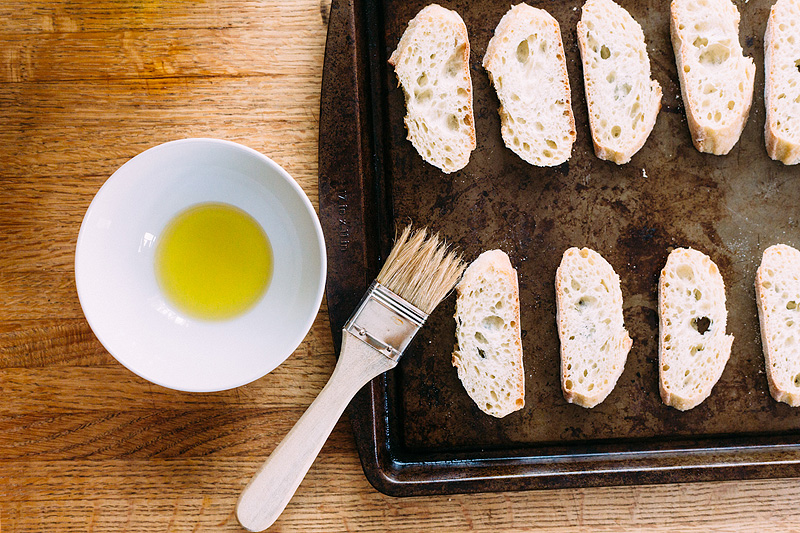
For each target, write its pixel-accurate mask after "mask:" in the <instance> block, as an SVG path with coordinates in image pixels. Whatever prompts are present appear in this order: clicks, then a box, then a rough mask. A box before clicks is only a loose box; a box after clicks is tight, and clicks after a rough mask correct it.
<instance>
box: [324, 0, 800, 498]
mask: <svg viewBox="0 0 800 533" xmlns="http://www.w3.org/2000/svg"><path fill="white" fill-rule="evenodd" d="M529 3H530V4H531V5H533V6H534V7H542V8H545V9H547V10H548V11H549V12H550V13H551V14H552V15H553V16H554V17H555V18H556V19H557V20H558V21H559V24H560V25H561V33H562V38H563V41H564V48H565V53H566V59H567V67H568V70H569V76H570V84H571V90H572V106H573V111H574V113H575V121H576V130H577V140H576V142H575V145H574V147H573V152H572V157H571V159H570V160H569V161H568V162H567V163H565V164H563V165H561V166H559V167H555V168H549V169H547V168H537V167H534V166H531V165H528V164H527V163H525V162H524V161H522V160H521V159H520V158H519V157H518V156H516V155H515V154H514V153H512V152H511V151H510V150H508V149H506V148H505V147H504V145H503V142H502V139H501V136H500V121H499V117H498V114H497V108H498V106H499V102H498V100H497V97H496V95H495V93H494V91H493V89H492V87H491V86H490V83H489V80H488V77H487V75H486V72H485V71H484V70H483V68H482V67H481V65H480V63H481V60H482V57H483V54H484V52H485V49H486V45H487V43H488V41H489V39H490V38H491V36H492V35H493V32H494V28H495V26H496V24H497V22H498V21H499V20H500V18H501V17H502V15H503V14H504V13H505V12H506V10H507V9H508V8H509V4H508V3H507V2H469V1H455V2H441V4H442V5H443V6H444V7H448V8H450V9H455V10H456V11H458V12H459V13H460V14H461V16H462V17H463V18H464V21H465V23H466V25H467V28H468V30H469V36H470V43H471V47H472V53H471V58H470V63H471V74H472V82H473V89H474V109H475V122H476V130H477V140H478V147H477V149H476V150H475V152H473V154H472V157H471V159H470V163H469V165H467V167H466V168H465V169H463V170H462V171H459V172H456V173H454V174H450V175H446V174H444V173H442V172H441V171H440V170H438V169H436V168H434V167H432V166H430V165H428V164H426V163H424V162H423V161H422V159H421V158H420V157H419V156H418V155H417V153H416V151H415V150H414V148H413V147H412V146H411V143H410V142H409V141H407V140H406V131H405V128H404V125H403V116H404V114H405V107H404V97H403V93H402V89H401V88H399V87H398V86H397V80H396V77H395V75H394V72H393V71H392V69H391V68H390V67H388V66H387V65H386V63H385V60H386V58H387V57H388V56H389V55H390V54H391V52H392V51H393V50H394V48H395V47H396V44H397V42H398V41H399V39H400V36H401V34H402V32H403V31H404V30H405V28H406V25H407V22H408V21H409V20H410V19H411V18H412V17H413V16H414V15H415V14H416V13H417V12H418V11H419V10H420V9H421V8H422V7H424V6H425V5H427V3H426V2H417V1H410V2H399V1H387V2H382V3H372V2H370V3H364V4H361V3H344V2H343V3H339V4H336V3H335V4H334V10H333V11H332V19H331V24H332V27H331V32H333V31H334V28H333V24H334V23H335V17H336V16H339V17H340V19H341V20H345V22H344V23H343V27H350V29H351V30H352V32H353V34H352V35H353V39H351V40H350V41H351V44H353V45H354V47H353V50H354V55H352V56H348V57H350V58H351V59H352V61H351V63H352V65H353V75H354V76H355V77H356V78H357V80H356V81H355V82H354V85H353V87H354V88H355V89H356V93H357V95H358V96H357V98H356V104H357V105H354V109H355V108H358V113H357V114H358V120H357V122H358V124H359V128H358V131H357V133H352V132H351V135H357V136H358V138H359V139H360V141H361V144H360V150H361V151H360V152H359V157H360V162H361V166H360V167H359V172H360V173H361V174H362V176H361V178H360V179H361V180H362V181H361V182H360V188H361V193H362V194H363V198H362V199H363V203H362V206H363V207H364V209H363V210H362V212H363V213H365V215H364V219H363V223H364V224H365V225H370V224H372V226H373V229H372V230H366V229H365V230H364V231H363V233H361V236H363V239H364V240H365V241H369V243H368V244H365V245H364V246H363V253H364V256H365V257H369V258H373V259H365V260H364V261H362V266H361V270H362V271H364V273H365V274H366V276H365V277H367V278H369V279H371V276H370V275H372V276H374V272H371V269H373V268H374V263H377V262H378V261H379V259H380V255H381V252H385V251H386V249H387V246H388V245H389V239H390V237H391V231H392V228H393V225H395V224H396V225H398V226H402V225H405V224H406V223H407V222H413V223H415V224H420V225H423V224H424V225H429V226H430V227H431V228H432V229H434V230H436V231H439V232H441V233H442V234H443V235H444V236H446V237H447V238H448V239H449V240H450V241H452V242H453V243H455V244H456V245H457V246H458V247H459V248H460V249H461V250H463V252H464V255H465V256H466V258H468V259H474V258H475V257H477V255H479V254H480V253H481V252H482V251H483V250H486V249H491V248H501V249H503V250H504V251H505V252H507V253H508V254H509V256H510V258H511V262H512V264H513V265H514V266H515V267H516V268H517V269H518V272H519V282H520V299H521V310H520V311H521V325H522V336H523V350H524V365H525V377H526V385H525V399H526V406H525V408H524V409H523V410H521V411H519V412H516V413H513V414H511V415H509V416H507V417H505V418H503V419H495V418H493V417H490V416H488V415H485V414H483V413H482V412H481V411H480V410H479V409H478V408H477V406H475V405H474V403H473V402H472V400H471V399H470V398H469V397H468V396H467V394H466V392H465V391H464V389H463V387H462V385H461V383H460V382H459V380H458V377H457V375H456V371H455V369H454V368H453V367H452V365H451V362H450V354H451V353H452V349H453V344H454V330H455V324H454V321H453V318H452V316H453V311H454V299H453V298H450V299H448V300H446V301H444V302H443V304H442V305H440V307H439V308H438V309H437V310H436V311H435V312H434V314H433V315H432V316H431V317H430V319H429V322H428V324H427V325H426V327H425V328H423V330H422V331H421V332H420V334H419V335H418V336H417V338H416V339H415V340H414V342H413V343H412V345H411V347H410V348H409V350H407V352H406V354H405V356H404V357H403V359H402V360H401V363H400V365H399V367H398V368H397V369H396V370H395V371H393V372H391V373H389V375H387V376H385V377H384V378H382V379H380V380H378V381H376V382H374V383H373V384H372V386H371V387H370V390H369V391H367V392H365V393H363V394H362V395H361V396H360V399H358V400H357V401H356V405H354V407H353V411H352V413H351V414H352V417H353V419H354V427H355V428H356V438H357V440H358V441H359V449H360V450H361V452H362V462H364V466H365V471H366V472H367V475H368V477H370V480H371V481H372V482H373V484H375V485H376V486H378V487H379V488H381V490H384V491H385V492H389V493H395V494H419V493H426V492H447V491H461V490H504V489H514V488H536V487H542V486H569V485H578V484H607V483H638V482H659V481H675V480H684V479H727V478H736V477H757V476H773V475H797V474H798V473H800V470H799V469H798V468H797V467H796V464H797V461H798V460H800V453H798V451H797V450H796V449H795V446H794V443H795V442H796V441H798V436H800V431H798V430H800V410H798V409H792V408H790V407H788V406H787V405H785V404H779V403H777V402H775V401H774V400H772V398H771V397H770V395H769V392H768V389H767V381H766V376H765V374H764V362H763V356H762V353H761V344H760V339H759V330H758V317H757V311H756V305H755V300H754V298H755V295H754V288H753V281H754V277H755V271H756V269H757V267H758V263H759V261H760V258H761V253H762V251H763V250H764V249H765V248H766V247H767V246H769V245H771V244H776V243H779V242H783V243H786V244H789V245H792V246H798V245H800V228H798V218H797V213H796V206H797V205H798V202H800V182H798V180H797V179H796V178H797V177H798V172H800V170H799V169H798V168H797V167H786V166H784V165H782V164H781V163H777V162H773V161H771V160H770V159H769V158H768V156H767V154H766V151H765V148H764V137H763V127H764V115H765V111H764V101H763V87H764V70H763V34H764V30H765V28H766V22H767V17H768V14H769V7H770V5H771V4H770V3H769V2H767V1H761V0H750V1H749V2H739V3H737V6H738V7H739V10H740V13H741V18H742V21H741V26H740V35H741V39H740V41H741V43H742V46H743V48H744V52H745V54H746V55H749V56H751V57H753V59H754V61H755V63H756V66H757V74H756V83H755V96H754V101H753V106H752V109H751V112H750V118H749V120H748V122H747V125H746V127H745V130H744V133H743V135H742V138H741V140H740V142H739V143H738V144H737V145H736V146H735V147H734V149H733V150H732V151H731V153H730V154H729V155H727V156H713V155H707V154H701V153H699V152H697V151H696V150H695V148H694V147H693V146H692V143H691V140H690V137H689V131H688V127H687V125H686V119H685V115H684V109H683V105H682V101H681V98H680V87H679V84H678V78H677V74H676V68H675V61H674V56H673V52H672V47H671V44H670V37H669V9H668V3H665V2H663V1H655V0H653V1H642V0H637V1H624V0H623V1H621V2H620V4H621V5H622V6H623V7H625V8H626V9H628V11H629V12H630V13H631V14H632V15H633V17H634V18H635V19H636V20H637V21H638V22H639V23H640V24H641V25H642V27H643V30H644V33H645V37H646V40H647V48H648V52H649V54H650V62H651V69H652V75H653V77H654V78H655V79H656V80H658V82H659V83H660V84H661V86H662V89H663V92H664V96H663V99H662V110H661V112H660V114H659V116H658V120H657V122H656V125H655V128H654V130H653V132H652V134H651V135H650V137H649V139H648V141H647V143H646V144H645V145H644V147H643V148H642V150H640V152H639V153H638V154H636V155H635V156H634V157H633V159H632V161H631V162H630V163H628V164H626V165H623V166H617V165H616V164H614V163H609V162H606V161H601V160H599V159H598V158H596V157H595V155H594V151H593V148H592V145H591V138H590V133H589V126H588V118H587V113H586V102H585V98H584V94H583V83H582V78H581V76H582V72H581V64H580V56H579V52H578V48H577V36H576V33H575V27H576V23H577V22H578V20H579V18H580V6H581V3H578V2H574V1H569V2H552V1H538V2H529ZM348 10H351V11H348ZM337 13H338V15H337ZM348 17H349V18H348ZM346 20H349V21H350V22H349V23H347V22H346ZM330 35H331V34H330V33H329V43H328V52H327V54H328V56H331V55H334V54H336V53H337V50H336V49H335V48H332V47H335V46H339V45H337V44H336V41H334V42H331V41H330ZM340 40H341V41H342V42H345V47H346V46H347V45H346V41H347V39H340ZM328 61H329V59H328V58H327V57H326V79H328V80H330V76H331V74H330V73H329V68H328ZM359 61H361V62H362V63H359ZM339 67H340V69H341V68H342V67H341V65H339ZM328 87H330V84H329V85H328ZM325 102H326V88H325V85H324V86H323V108H322V109H323V113H322V117H321V118H322V125H321V138H320V164H321V167H320V168H321V178H320V185H321V189H320V190H321V207H322V209H323V215H325V213H327V212H336V213H338V212H337V211H336V210H335V209H334V207H335V206H331V205H330V204H331V202H330V199H329V198H327V199H326V198H325V197H324V196H325V195H324V194H323V193H324V192H326V191H327V192H329V190H328V189H324V188H323V182H327V181H330V179H331V176H332V174H334V173H335V171H333V170H332V169H328V167H327V166H326V163H325V161H326V157H329V156H330V151H331V149H332V148H331V149H329V148H328V147H329V146H331V147H332V146H334V144H335V146H336V150H339V151H341V150H343V148H342V146H341V143H333V140H332V139H327V140H326V139H323V137H322V135H323V133H325V132H326V130H325V124H326V122H325V121H326V117H327V119H330V118H331V117H330V116H329V115H330V113H329V112H327V111H326V104H325ZM333 189H335V187H332V188H331V189H330V190H333ZM339 204H341V202H339ZM326 205H327V206H328V207H326ZM339 211H341V209H340V210H339ZM323 223H324V226H325V227H326V235H328V236H330V235H331V234H332V233H334V234H335V232H336V231H337V230H341V217H339V219H338V220H333V221H328V222H326V221H325V217H324V216H323ZM336 238H338V234H336ZM570 246H578V247H583V246H588V247H590V248H593V249H595V250H596V251H598V252H599V253H600V254H602V255H603V256H604V257H605V258H606V259H607V260H608V261H609V262H610V263H611V265H612V266H613V267H614V268H615V270H616V271H617V273H618V274H619V275H620V278H621V285H622V292H623V296H624V317H625V325H626V327H627V329H628V330H629V332H630V334H631V337H632V338H633V340H634V343H633V347H632V349H631V352H630V354H629V356H628V360H627V363H626V365H625V370H624V372H623V374H622V376H621V377H620V379H619V382H618V384H617V387H616V388H615V389H614V391H613V392H612V393H611V394H610V395H609V397H608V398H607V399H606V400H605V401H604V402H603V403H601V404H600V405H598V406H597V407H595V408H594V409H584V408H582V407H578V406H575V405H571V404H568V403H567V402H566V401H565V400H564V399H563V396H562V393H561V389H560V382H559V352H558V348H559V343H558V335H557V330H556V323H555V289H554V277H555V271H556V268H557V266H558V263H559V261H560V259H561V254H562V253H563V251H564V250H565V249H567V248H568V247H570ZM686 246H691V247H693V248H696V249H698V250H701V251H703V252H705V253H707V254H708V255H709V256H710V257H711V258H712V259H713V260H714V261H715V262H716V263H717V265H718V266H719V267H720V270H721V272H722V275H723V278H724V280H725V285H726V294H727V298H728V310H729V317H728V332H729V333H732V334H733V335H734V336H735V341H734V344H733V351H732V354H731V358H730V361H729V362H728V365H727V366H726V368H725V371H724V373H723V375H722V377H721V379H720V381H719V382H718V383H717V385H716V386H715V387H714V390H713V392H712V394H711V396H710V397H709V398H708V399H707V400H706V401H705V402H703V403H702V404H701V405H700V406H698V407H697V408H695V409H693V410H691V411H688V412H679V411H677V410H675V409H672V408H668V407H666V406H664V405H663V404H662V402H661V399H660V396H659V393H658V368H657V344H658V331H657V314H656V301H657V296H656V290H657V281H658V275H659V272H660V269H661V268H662V267H663V265H664V263H665V262H666V258H667V255H668V253H669V251H670V250H671V249H672V248H675V247H686ZM330 254H331V248H330V245H329V255H330ZM333 255H338V256H346V255H347V252H346V251H344V252H343V251H341V250H338V251H337V250H334V251H333ZM370 261H373V263H370ZM336 278H337V274H336V273H333V274H332V279H331V280H330V281H329V286H328V293H329V303H331V294H334V295H335V294H337V293H338V294H341V293H342V292H343V288H342V285H341V283H340V281H337V279H336ZM347 291H350V292H354V291H355V289H354V287H353V286H352V280H351V282H350V286H348V287H347V288H346V289H344V292H347ZM351 298H354V297H353V296H351ZM356 300H357V298H356ZM341 301H342V298H340V297H338V296H334V301H333V302H332V303H331V313H332V327H333V328H334V331H336V329H337V327H340V326H341V324H339V322H340V321H341V320H342V318H341V316H342V315H349V311H350V310H351V309H348V310H345V308H344V307H343V306H341V304H340V302H341ZM337 305H339V306H340V307H338V308H336V309H334V307H336V306H337ZM345 318H346V317H345ZM710 450H713V451H714V452H713V456H712V455H709V453H707V452H710ZM657 451H658V452H659V453H661V455H658V454H656V453H655V452H657ZM665 451H671V452H672V451H675V452H676V453H677V454H676V455H670V459H669V460H666V459H663V458H665V457H667V455H665V454H664V452H665ZM671 452H670V453H671ZM773 452H774V453H778V452H779V454H780V459H779V461H780V462H781V463H782V464H783V465H784V466H783V467H780V468H779V467H777V465H776V463H775V461H776V460H778V459H776V457H777V456H776V455H774V453H773ZM696 453H700V454H701V455H702V458H700V459H698V457H700V456H697V455H696ZM764 453H766V454H768V455H763V454H764ZM615 454H616V455H615ZM619 454H638V455H636V456H635V457H633V456H631V457H629V458H628V459H624V458H623V456H621V455H619ZM642 454H644V455H642ZM648 454H650V455H648ZM693 454H695V455H693ZM759 454H761V455H759ZM769 454H772V455H769ZM556 457H558V458H559V459H558V462H559V464H561V465H566V467H564V468H563V469H561V470H559V469H556V471H553V470H552V466H553V458H556ZM590 457H594V459H593V460H596V461H605V460H610V461H611V462H610V463H608V464H607V466H606V467H604V468H607V469H606V470H603V472H605V474H608V475H605V474H601V475H599V476H594V474H592V476H593V477H592V476H588V475H583V476H582V475H581V474H580V473H581V472H582V471H584V472H585V471H586V470H587V468H588V469H591V468H589V467H587V466H586V465H587V464H588V463H586V461H591V460H592V459H591V458H590ZM658 457H661V458H662V459H661V460H659V459H658ZM636 458H641V459H642V461H643V462H642V463H641V465H640V466H636V465H637V464H638V463H636V460H638V459H636ZM499 459H503V460H506V461H507V463H504V464H505V465H506V466H507V467H508V469H503V468H498V469H496V472H497V474H496V476H494V478H495V479H494V481H491V478H493V476H492V471H493V470H492V468H491V464H490V463H487V462H486V461H494V464H495V465H497V464H498V463H497V461H498V460H499ZM659 461H660V462H659ZM599 464H600V463H599V462H598V463H597V464H594V466H592V468H594V467H598V465H599ZM604 464H605V463H604ZM543 465H547V466H546V467H545V466H543ZM578 465H583V466H580V467H579V466H578ZM742 465H746V467H742ZM590 466H591V465H590ZM472 467H476V468H478V467H479V468H478V470H480V472H481V476H484V477H486V476H488V477H489V478H490V482H486V480H483V481H479V480H477V479H475V477H476V476H477V475H478V474H477V472H478V470H474V469H473V470H470V468H472ZM726 467H730V468H726ZM545 470H546V474H547V475H546V476H542V475H541V474H543V472H545ZM624 472H627V473H624ZM437 476H438V477H437ZM545 478H546V481H545V480H544V479H545ZM401 481H402V482H401Z"/></svg>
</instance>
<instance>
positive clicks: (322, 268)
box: [73, 137, 328, 392]
mask: <svg viewBox="0 0 800 533" xmlns="http://www.w3.org/2000/svg"><path fill="white" fill-rule="evenodd" d="M184 144H201V145H202V144H207V145H215V146H221V147H224V148H225V149H230V150H234V151H240V152H244V153H245V154H248V155H250V156H254V157H255V158H256V159H258V160H260V161H261V162H262V163H264V164H266V165H267V166H268V167H270V169H271V170H273V171H275V173H276V174H277V175H278V176H280V177H281V178H282V179H283V180H284V181H285V182H286V183H288V185H289V186H290V188H291V189H292V191H293V192H294V193H295V195H296V196H297V197H298V198H299V199H300V203H301V204H302V206H303V208H304V209H305V213H304V214H305V215H307V216H308V218H309V219H310V221H311V226H312V227H313V230H314V234H315V236H316V239H315V245H316V252H317V254H318V255H319V259H320V265H319V271H318V272H317V275H316V279H317V280H318V284H317V287H316V291H315V294H314V299H313V306H311V307H310V308H309V309H310V311H309V312H308V316H307V317H306V319H305V322H304V323H303V324H302V328H299V329H298V333H297V335H296V337H295V338H292V339H291V342H290V343H289V345H290V346H292V349H291V350H287V353H286V354H285V355H282V356H281V357H279V358H278V360H279V362H278V363H277V364H276V365H275V366H274V367H273V368H272V369H271V370H269V371H268V372H266V373H264V374H262V375H259V376H254V377H249V378H245V379H244V380H243V381H241V382H237V383H234V384H225V385H224V386H222V387H176V386H175V385H171V384H169V383H168V382H166V381H164V380H161V379H158V378H153V377H149V376H147V375H144V373H143V372H141V371H140V370H135V369H133V368H131V367H130V366H128V365H127V364H126V363H125V362H123V361H122V360H120V358H119V357H117V355H115V354H114V352H112V351H111V349H109V347H108V344H109V343H108V339H107V337H106V335H105V333H104V332H103V333H100V332H98V330H97V329H96V326H97V322H96V320H95V319H93V318H92V317H91V316H90V314H89V313H87V311H86V309H87V308H86V305H87V304H86V296H85V294H86V292H85V290H83V291H82V289H81V288H82V287H84V282H83V281H81V280H82V277H81V276H80V275H79V273H78V271H79V266H78V265H79V257H80V250H81V244H82V243H83V242H85V240H86V238H87V237H86V232H85V231H84V228H85V226H86V224H87V220H88V218H89V215H90V213H91V212H92V210H93V208H95V206H96V205H97V204H96V202H98V197H100V196H101V193H102V191H103V189H105V188H106V186H107V185H108V184H109V183H111V182H112V181H114V182H116V181H119V180H121V179H123V178H122V177H121V174H122V170H123V169H124V168H125V167H127V166H129V165H132V164H133V161H134V159H137V158H140V157H145V154H147V153H149V152H152V151H155V150H164V149H170V148H171V147H175V146H178V145H184ZM306 244H307V245H309V246H310V245H311V243H306ZM327 273H328V258H327V253H326V244H325V235H324V233H323V231H322V225H321V223H320V220H319V215H318V214H317V212H316V211H315V210H314V206H313V204H312V203H311V200H310V199H309V197H308V195H307V194H306V192H305V191H304V190H303V188H302V187H300V184H299V183H297V181H296V180H295V179H294V178H293V177H292V176H291V175H290V174H289V173H288V172H287V171H286V170H285V169H284V168H283V167H282V166H280V165H279V164H277V163H276V162H275V161H273V160H272V159H271V158H269V157H268V156H266V155H264V154H262V153H261V152H259V151H258V150H255V149H253V148H250V147H249V146H245V145H243V144H240V143H238V142H234V141H229V140H226V139H217V138H212V137H188V138H184V139H176V140H172V141H167V142H163V143H159V144H157V145H154V146H151V147H150V148H147V149H146V150H143V151H141V152H139V153H137V154H136V155H134V156H133V157H131V158H130V159H128V160H127V161H125V163H123V164H122V165H121V166H120V167H119V168H117V169H116V170H115V171H114V172H113V173H112V174H111V175H110V176H109V177H108V178H107V179H106V180H105V181H104V182H103V184H102V185H101V186H100V188H99V189H98V190H97V192H96V193H95V195H94V196H93V197H92V201H91V203H90V204H89V207H88V208H87V209H86V212H85V213H84V216H83V219H82V221H81V225H80V229H79V230H78V237H77V239H76V243H75V258H74V261H73V274H74V279H75V288H76V291H77V293H78V301H79V302H80V305H81V311H82V312H83V315H84V317H85V318H86V321H87V322H88V324H89V327H90V328H91V330H92V333H93V334H94V336H95V337H96V338H97V340H98V341H99V342H100V344H102V345H103V348H105V350H106V351H107V352H108V353H109V354H110V355H111V356H112V357H113V358H114V360H115V361H117V362H118V363H120V364H121V365H122V366H123V367H125V368H126V369H128V370H129V371H131V372H133V373H134V374H136V375H137V376H139V377H141V378H142V379H145V380H147V381H148V382H150V383H153V384H156V385H159V386H162V387H165V388H168V389H171V390H177V391H183V392H219V391H224V390H232V389H236V388H238V387H242V386H244V385H247V384H249V383H252V382H254V381H257V380H258V379H261V378H263V377H264V376H266V375H267V374H269V373H270V372H272V371H273V370H275V368H277V367H278V366H280V365H282V364H283V363H284V362H285V361H286V360H287V359H288V358H289V357H290V356H291V355H292V354H293V353H294V352H295V351H297V348H298V347H299V346H300V344H301V343H302V342H303V340H304V339H305V338H306V336H307V335H308V332H309V331H311V328H312V326H313V325H314V322H315V321H316V318H317V315H318V314H319V310H320V307H321V305H322V298H323V296H324V294H325V284H326V280H327ZM84 289H85V287H84ZM82 294H83V295H82ZM312 310H313V311H312ZM101 329H102V328H101Z"/></svg>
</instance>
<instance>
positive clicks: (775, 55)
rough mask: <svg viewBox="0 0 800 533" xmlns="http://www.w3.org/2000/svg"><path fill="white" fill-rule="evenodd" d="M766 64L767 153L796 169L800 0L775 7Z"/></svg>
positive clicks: (798, 157)
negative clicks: (794, 166)
mask: <svg viewBox="0 0 800 533" xmlns="http://www.w3.org/2000/svg"><path fill="white" fill-rule="evenodd" d="M764 63H765V67H766V74H765V87H764V95H765V98H766V107H767V120H766V123H765V125H764V130H765V139H766V143H767V152H768V153H769V156H770V157H771V158H772V159H775V160H778V161H782V162H783V163H785V164H787V165H795V164H797V163H798V162H800V0H778V1H777V2H776V3H775V5H773V6H772V10H771V11H770V15H769V20H768V22H767V31H766V34H765V36H764Z"/></svg>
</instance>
